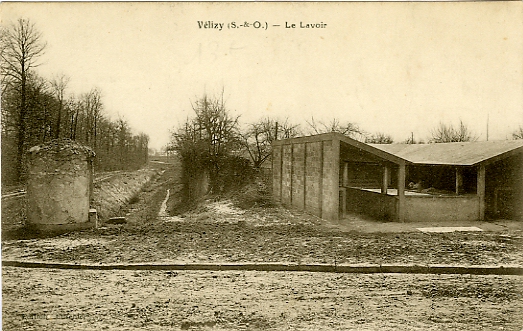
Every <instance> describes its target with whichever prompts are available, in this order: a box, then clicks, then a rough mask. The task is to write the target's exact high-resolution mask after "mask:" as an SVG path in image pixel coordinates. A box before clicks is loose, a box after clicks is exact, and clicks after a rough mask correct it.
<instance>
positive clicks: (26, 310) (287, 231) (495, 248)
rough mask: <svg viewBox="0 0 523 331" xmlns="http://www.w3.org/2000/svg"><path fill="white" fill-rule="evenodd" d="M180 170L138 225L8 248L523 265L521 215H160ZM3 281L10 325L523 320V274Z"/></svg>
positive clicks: (122, 258) (48, 253)
mask: <svg viewBox="0 0 523 331" xmlns="http://www.w3.org/2000/svg"><path fill="white" fill-rule="evenodd" d="M173 173H175V171H174V169H169V170H168V171H166V172H165V173H164V174H163V176H159V177H157V178H155V179H154V181H153V182H151V183H150V184H149V185H147V186H146V187H145V188H144V189H143V190H142V192H141V193H140V194H139V195H138V196H137V197H136V198H135V199H132V200H131V202H132V204H130V205H128V206H127V207H126V208H124V209H123V210H122V213H123V214H124V215H125V214H126V215H127V220H128V223H127V224H124V225H106V226H104V227H102V228H99V229H96V230H87V231H81V232H75V233H70V234H65V235H61V236H56V237H49V238H41V237H40V238H38V237H31V236H26V235H25V234H23V233H18V234H17V233H16V231H15V232H12V233H10V234H9V235H6V236H3V238H2V259H3V260H19V261H53V262H67V263H90V264H108V263H140V262H146V263H242V262H273V263H274V262H283V263H298V264H311V263H315V264H323V263H327V264H358V263H359V264H362V263H374V264H418V265H427V264H451V265H462V266H470V265H495V266H501V265H502V266H522V265H523V252H522V249H521V248H522V244H523V237H522V230H523V227H522V225H521V224H519V223H513V222H512V223H510V222H494V223H482V224H479V223H478V224H452V225H455V226H471V225H474V226H479V227H480V228H482V229H484V230H485V231H484V232H456V233H444V234H437V233H430V234H426V233H421V232H419V231H417V230H416V227H422V226H431V225H433V224H423V220H420V223H419V224H398V223H380V222H373V221H368V220H361V219H357V218H350V219H347V220H344V221H342V222H340V223H335V224H334V223H328V222H325V221H323V220H320V219H318V218H315V217H312V216H309V215H305V214H302V213H297V212H294V211H286V210H284V209H282V208H279V207H273V208H261V207H254V208H249V209H242V208H239V206H241V205H242V204H241V203H237V201H235V199H234V198H233V199H232V200H230V201H228V200H223V199H222V200H220V201H216V202H213V201H209V202H207V203H205V204H203V205H202V206H201V207H200V208H198V209H197V210H194V211H192V212H187V213H185V214H183V215H179V216H173V217H171V216H167V213H166V212H165V211H163V210H162V211H161V213H160V215H163V216H160V217H158V216H157V215H158V213H159V212H160V206H161V205H162V201H163V200H164V199H165V197H166V192H167V189H170V191H171V192H176V188H179V185H178V183H177V181H176V177H175V176H174V175H173ZM248 193H249V192H248V191H247V192H245V194H243V195H248ZM174 196H175V195H174V194H172V195H171V197H174ZM164 206H165V204H164ZM7 221H8V220H7V219H4V217H3V218H2V226H3V229H5V225H6V222H7ZM2 284H3V288H2V319H3V321H2V323H3V330H66V329H67V330H101V329H108V330H115V329H116V330H138V329H140V330H143V329H145V330H516V331H521V330H522V329H523V314H522V313H521V312H522V311H523V277H522V276H478V275H413V274H408V275H407V274H337V273H320V272H317V273H311V272H261V271H220V272H212V271H146V270H144V271H117V270H113V271H99V270H98V271H97V270H55V269H25V268H14V267H3V268H2Z"/></svg>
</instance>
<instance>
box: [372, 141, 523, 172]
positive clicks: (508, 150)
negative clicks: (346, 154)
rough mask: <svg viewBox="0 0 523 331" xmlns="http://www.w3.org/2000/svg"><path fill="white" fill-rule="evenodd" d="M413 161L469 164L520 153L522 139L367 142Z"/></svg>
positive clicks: (417, 162)
mask: <svg viewBox="0 0 523 331" xmlns="http://www.w3.org/2000/svg"><path fill="white" fill-rule="evenodd" d="M369 145H370V146H372V147H375V148H377V149H380V150H382V151H385V152H387V153H390V154H393V155H395V156H397V157H400V158H402V159H405V160H406V161H408V162H411V163H415V164H426V165H429V164H432V165H463V166H472V165H476V164H479V163H482V162H486V163H490V162H494V161H496V160H499V159H501V158H503V157H506V156H510V155H512V154H515V153H523V140H502V141H475V142H458V143H440V144H369Z"/></svg>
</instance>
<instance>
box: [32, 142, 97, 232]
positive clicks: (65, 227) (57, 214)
mask: <svg viewBox="0 0 523 331" xmlns="http://www.w3.org/2000/svg"><path fill="white" fill-rule="evenodd" d="M94 156H95V154H94V152H93V151H92V150H91V149H89V148H88V147H86V146H83V145H80V144H78V143H76V142H74V141H72V140H68V139H57V140H52V141H51V142H49V143H46V144H43V145H39V146H35V147H32V148H31V149H30V150H29V158H28V159H29V173H28V181H27V195H26V199H27V225H28V226H29V227H31V228H35V229H37V230H44V231H70V230H78V229H85V228H90V227H94V226H95V225H96V224H95V223H94V222H92V221H90V220H89V206H90V201H91V195H92V190H93V159H94Z"/></svg>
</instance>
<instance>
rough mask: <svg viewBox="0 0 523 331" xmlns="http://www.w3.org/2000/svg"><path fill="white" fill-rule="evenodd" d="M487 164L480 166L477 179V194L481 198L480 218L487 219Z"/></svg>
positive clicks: (481, 219)
mask: <svg viewBox="0 0 523 331" xmlns="http://www.w3.org/2000/svg"><path fill="white" fill-rule="evenodd" d="M485 175H486V171H485V166H484V165H483V164H481V165H479V167H478V180H477V195H478V199H479V220H480V221H484V220H485V177H486V176H485Z"/></svg>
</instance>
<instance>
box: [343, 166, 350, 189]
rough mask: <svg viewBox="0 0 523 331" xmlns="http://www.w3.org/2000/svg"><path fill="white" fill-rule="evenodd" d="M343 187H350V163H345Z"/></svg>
mask: <svg viewBox="0 0 523 331" xmlns="http://www.w3.org/2000/svg"><path fill="white" fill-rule="evenodd" d="M342 186H345V187H347V186H349V162H343V184H342Z"/></svg>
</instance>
